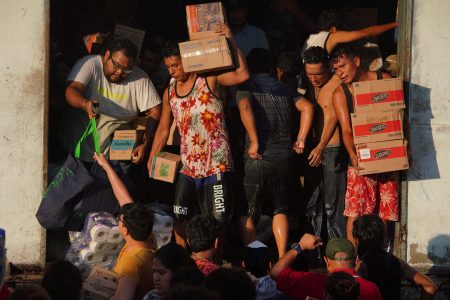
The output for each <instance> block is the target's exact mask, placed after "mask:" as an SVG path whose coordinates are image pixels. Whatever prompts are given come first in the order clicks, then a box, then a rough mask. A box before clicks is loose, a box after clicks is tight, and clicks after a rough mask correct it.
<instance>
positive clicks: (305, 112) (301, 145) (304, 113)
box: [294, 97, 314, 154]
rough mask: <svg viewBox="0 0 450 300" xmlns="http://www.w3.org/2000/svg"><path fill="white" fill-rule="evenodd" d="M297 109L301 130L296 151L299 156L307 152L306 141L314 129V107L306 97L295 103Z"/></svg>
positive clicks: (295, 146)
mask: <svg viewBox="0 0 450 300" xmlns="http://www.w3.org/2000/svg"><path fill="white" fill-rule="evenodd" d="M295 107H296V108H297V110H298V111H299V112H300V129H299V130H298V135H297V141H296V142H295V144H294V150H295V152H297V153H298V154H301V153H303V151H304V150H305V140H306V137H307V136H308V133H309V131H310V130H311V127H312V122H313V119H314V106H313V105H312V104H311V102H309V100H308V99H306V98H305V97H301V98H300V99H298V100H297V101H296V102H295Z"/></svg>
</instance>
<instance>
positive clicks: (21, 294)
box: [8, 284, 50, 300]
mask: <svg viewBox="0 0 450 300" xmlns="http://www.w3.org/2000/svg"><path fill="white" fill-rule="evenodd" d="M8 299H9V300H50V296H49V295H48V293H47V292H46V291H45V289H44V288H43V287H41V286H39V285H35V284H30V285H23V286H21V287H18V288H16V289H15V290H14V292H13V293H12V294H11V295H10V296H9V298H8Z"/></svg>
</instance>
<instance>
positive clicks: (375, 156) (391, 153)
mask: <svg viewBox="0 0 450 300" xmlns="http://www.w3.org/2000/svg"><path fill="white" fill-rule="evenodd" d="M359 151H360V161H361V162H369V161H375V160H382V159H392V158H399V157H405V156H406V148H405V147H404V146H401V147H393V148H385V149H373V150H370V149H360V150H359ZM369 151H370V153H369Z"/></svg>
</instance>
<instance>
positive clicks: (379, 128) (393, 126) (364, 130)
mask: <svg viewBox="0 0 450 300" xmlns="http://www.w3.org/2000/svg"><path fill="white" fill-rule="evenodd" d="M401 130H402V124H401V123H400V120H396V121H388V122H382V123H372V124H363V125H356V126H355V127H354V129H353V131H354V135H355V136H365V135H372V134H381V133H389V132H395V131H401Z"/></svg>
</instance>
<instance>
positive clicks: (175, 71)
mask: <svg viewBox="0 0 450 300" xmlns="http://www.w3.org/2000/svg"><path fill="white" fill-rule="evenodd" d="M162 57H163V59H164V64H165V65H166V67H167V71H168V72H169V74H170V76H171V77H172V78H173V79H175V80H176V81H185V80H186V79H187V78H188V77H189V74H188V73H186V72H184V68H183V63H182V61H181V54H180V47H179V46H178V43H177V42H175V41H169V42H167V43H166V44H165V46H164V48H163V50H162Z"/></svg>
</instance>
